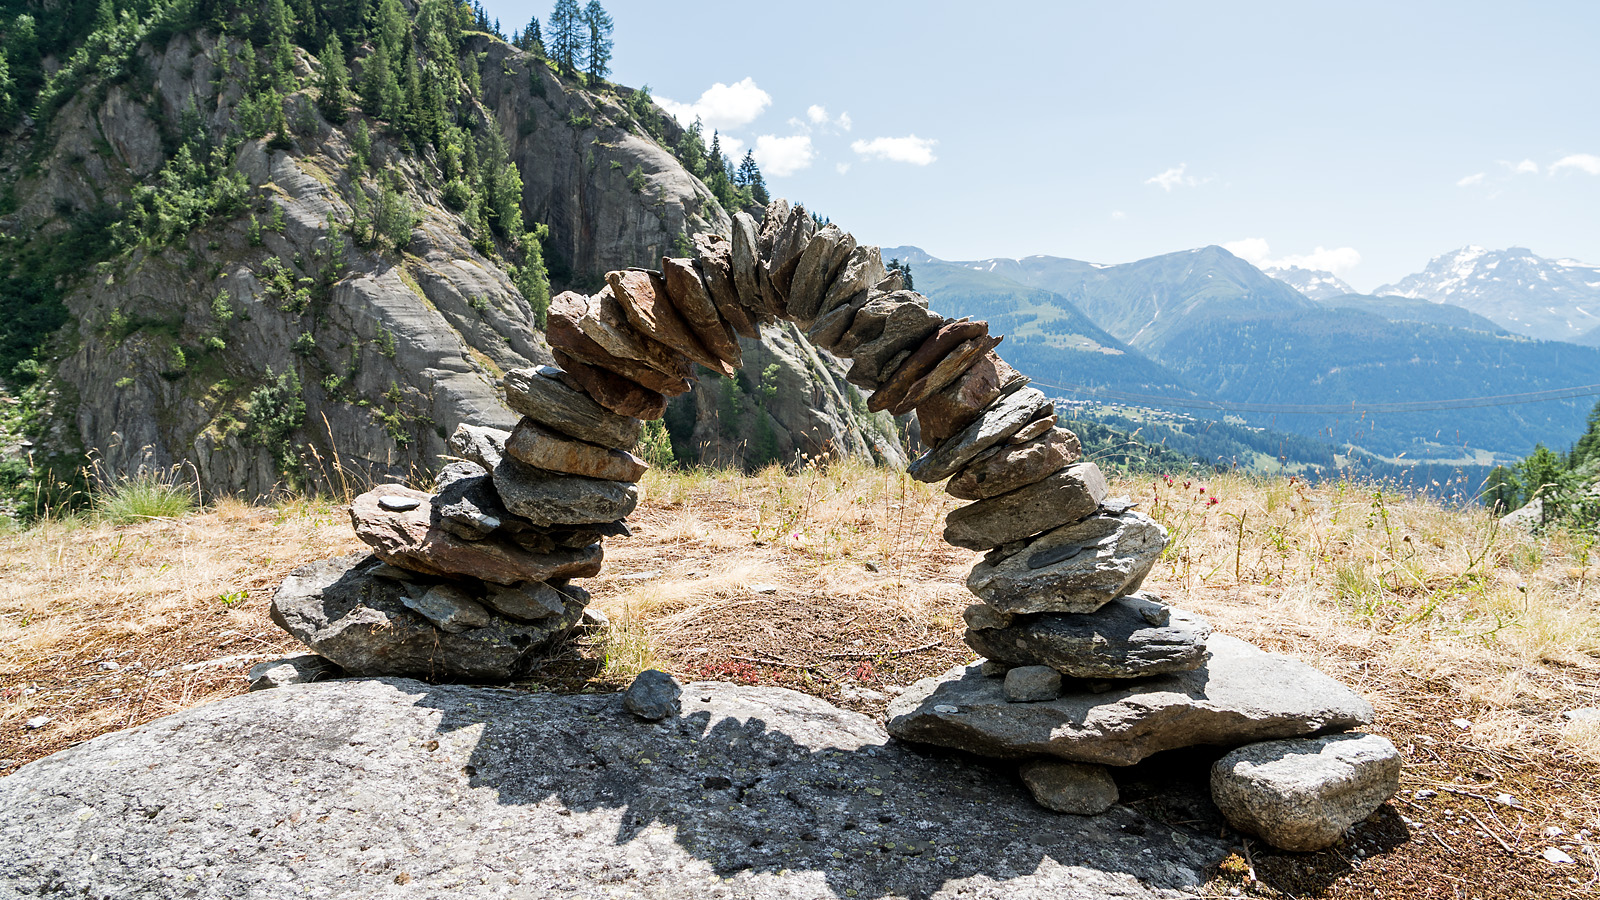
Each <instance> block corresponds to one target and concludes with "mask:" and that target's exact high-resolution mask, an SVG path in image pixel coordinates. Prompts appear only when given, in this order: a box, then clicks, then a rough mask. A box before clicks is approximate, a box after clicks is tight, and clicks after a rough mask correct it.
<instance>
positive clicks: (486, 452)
mask: <svg viewBox="0 0 1600 900" xmlns="http://www.w3.org/2000/svg"><path fill="white" fill-rule="evenodd" d="M509 437H511V432H509V431H505V430H502V429H499V428H485V427H483V426H481V425H468V424H465V423H462V424H460V425H457V426H456V430H455V433H453V434H451V435H450V449H451V451H452V452H454V453H455V454H456V455H457V456H459V457H461V458H462V459H464V460H467V461H468V462H472V463H476V464H477V465H478V466H480V467H481V468H483V470H484V471H493V470H494V467H495V466H498V465H500V459H501V457H503V456H505V455H506V438H509Z"/></svg>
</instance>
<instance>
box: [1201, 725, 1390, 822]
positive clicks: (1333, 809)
mask: <svg viewBox="0 0 1600 900" xmlns="http://www.w3.org/2000/svg"><path fill="white" fill-rule="evenodd" d="M1400 765H1401V761H1400V753H1399V751H1397V750H1395V747H1394V744H1392V743H1390V742H1389V741H1388V739H1387V738H1382V737H1379V736H1378V735H1375V734H1359V733H1357V734H1331V735H1327V736H1324V737H1316V738H1300V739H1297V740H1288V741H1267V742H1266V743H1261V744H1251V745H1250V746H1248V747H1240V748H1239V749H1237V750H1235V751H1233V752H1232V753H1229V754H1228V755H1227V756H1224V757H1223V758H1221V759H1219V760H1217V762H1216V764H1215V765H1213V766H1212V767H1211V798H1212V800H1214V801H1215V802H1216V804H1217V808H1218V809H1220V810H1222V814H1223V816H1225V817H1226V818H1227V820H1228V823H1229V824H1230V825H1232V826H1233V827H1234V828H1237V829H1238V830H1240V831H1243V832H1246V833H1249V834H1253V835H1256V836H1257V837H1260V838H1261V839H1263V840H1265V841H1266V842H1267V843H1269V844H1271V845H1272V846H1274V847H1278V848H1280V849H1283V850H1301V851H1310V850H1324V849H1326V848H1328V847H1331V846H1333V845H1334V844H1335V843H1338V841H1339V837H1340V835H1342V834H1344V832H1345V829H1347V828H1349V827H1350V826H1351V825H1354V824H1356V823H1357V822H1360V821H1363V820H1364V819H1366V818H1367V816H1370V815H1372V813H1373V812H1374V811H1375V810H1376V809H1377V808H1378V807H1380V806H1382V805H1383V802H1384V801H1385V800H1388V799H1389V798H1390V797H1392V796H1394V794H1395V791H1398V790H1399V789H1400Z"/></svg>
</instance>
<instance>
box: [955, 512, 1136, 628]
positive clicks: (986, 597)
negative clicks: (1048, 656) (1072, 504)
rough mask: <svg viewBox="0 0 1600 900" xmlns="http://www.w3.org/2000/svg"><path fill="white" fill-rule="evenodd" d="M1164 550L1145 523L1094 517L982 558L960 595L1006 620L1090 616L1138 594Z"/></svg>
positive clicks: (1132, 517)
mask: <svg viewBox="0 0 1600 900" xmlns="http://www.w3.org/2000/svg"><path fill="white" fill-rule="evenodd" d="M1166 545H1167V532H1166V529H1164V528H1162V527H1161V525H1160V524H1159V523H1157V522H1156V521H1155V520H1154V519H1151V518H1150V517H1149V516H1146V515H1142V514H1140V513H1136V512H1133V511H1131V510H1124V511H1123V512H1120V513H1107V512H1101V513H1099V514H1097V515H1092V516H1089V517H1088V518H1086V519H1084V520H1083V521H1081V522H1074V523H1072V524H1070V525H1064V526H1062V527H1060V528H1057V529H1055V530H1053V531H1047V532H1045V533H1044V534H1041V535H1039V536H1038V537H1036V538H1033V539H1032V540H1030V541H1028V542H1027V543H1026V544H1024V545H1023V546H1021V547H1018V548H1016V550H1015V552H1010V553H1006V552H1004V551H997V552H996V553H993V554H990V555H989V556H986V557H985V558H984V559H983V561H982V562H979V563H978V564H977V565H976V566H973V568H972V572H971V573H970V574H968V576H967V590H969V591H972V593H973V594H975V595H976V596H978V597H979V598H980V599H982V600H983V602H984V603H987V604H989V605H990V606H992V607H994V608H995V609H997V610H1000V611H1002V612H1006V613H1042V612H1055V613H1092V612H1095V611H1096V610H1098V609H1100V608H1101V607H1102V606H1105V605H1106V604H1107V603H1110V602H1111V601H1112V600H1114V599H1115V598H1117V597H1119V596H1122V595H1124V594H1128V593H1130V592H1132V591H1136V590H1138V589H1139V586H1140V585H1141V584H1143V583H1144V579H1145V576H1147V575H1148V574H1150V569H1151V568H1152V567H1154V566H1155V564H1156V560H1158V559H1160V558H1161V551H1162V550H1163V549H1164V548H1165V547H1166ZM1006 549H1007V550H1009V549H1011V548H1006Z"/></svg>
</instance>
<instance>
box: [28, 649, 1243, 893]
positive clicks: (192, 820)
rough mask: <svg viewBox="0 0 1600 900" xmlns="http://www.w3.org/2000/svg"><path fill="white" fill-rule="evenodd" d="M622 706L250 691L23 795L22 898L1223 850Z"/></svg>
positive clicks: (1124, 880)
mask: <svg viewBox="0 0 1600 900" xmlns="http://www.w3.org/2000/svg"><path fill="white" fill-rule="evenodd" d="M682 704H683V712H682V714H681V716H677V717H673V718H669V719H667V720H665V721H664V722H661V723H646V722H641V721H639V720H638V719H636V718H634V717H633V716H632V715H630V714H628V713H627V712H626V711H624V709H623V706H622V698H621V695H618V694H607V695H593V694H591V695H554V694H528V693H518V692H513V691H509V690H501V689H493V688H474V687H464V686H453V685H447V686H430V685H427V684H423V683H421V682H417V681H411V680H406V679H375V680H366V681H334V682H324V683H319V684H311V685H294V686H290V687H285V688H280V689H278V690H272V691H260V692H257V693H253V694H245V695H241V696H238V697H234V698H231V699H228V700H223V701H220V702H217V703H211V704H207V705H205V706H201V707H197V708H195V709H191V710H187V711H185V712H182V713H178V714H177V715H174V716H170V717H168V718H165V719H161V720H159V721H157V722H153V723H151V724H149V725H145V726H142V727H140V728H136V729H133V730H131V731H125V732H120V733H117V734H110V735H106V736H104V737H100V738H96V739H95V740H92V741H89V742H86V743H84V744H82V745H80V746H78V747H75V748H73V749H71V750H67V751H65V752H62V753H58V754H56V755H55V756H52V757H49V758H47V759H43V760H40V761H38V762H35V763H32V764H30V765H27V766H24V767H22V768H21V769H19V770H18V771H17V772H16V773H14V774H12V775H11V776H9V777H7V778H4V779H0V812H3V813H4V814H3V816H0V847H4V848H6V849H5V851H4V852H0V884H8V885H10V886H11V888H10V890H11V891H14V892H16V893H17V894H20V895H23V896H35V895H39V894H42V893H49V892H60V893H62V894H64V895H65V894H72V895H74V896H93V897H109V896H128V897H132V896H138V897H161V898H166V897H173V898H177V897H205V898H212V897H215V898H234V897H286V896H291V895H292V896H310V897H389V896H397V897H419V898H422V897H426V898H445V897H448V898H451V900H457V898H466V900H476V898H487V897H583V898H603V897H613V896H617V897H624V896H625V897H648V898H652V900H677V898H683V900H688V898H695V900H700V898H716V900H729V898H750V900H755V898H761V900H769V898H795V900H799V898H806V900H812V898H819V900H820V898H842V897H847V896H853V897H859V898H887V897H918V898H940V900H953V898H956V897H960V898H963V900H966V898H981V900H1001V898H1006V900H1044V898H1050V900H1111V898H1115V900H1152V898H1163V900H1166V898H1177V897H1190V896H1193V893H1192V890H1193V886H1194V885H1195V884H1196V883H1197V882H1198V881H1199V879H1200V873H1201V872H1202V871H1203V870H1204V868H1205V867H1206V866H1207V865H1209V864H1212V863H1215V862H1216V861H1217V860H1219V859H1221V858H1222V857H1223V856H1224V855H1225V854H1226V852H1227V848H1226V846H1225V845H1224V844H1222V843H1221V842H1220V841H1218V840H1216V839H1215V838H1214V837H1212V836H1211V834H1209V833H1208V834H1191V833H1185V832H1175V831H1173V830H1172V829H1171V828H1168V827H1166V826H1163V825H1160V824H1159V823H1157V822H1154V821H1151V820H1148V819H1141V818H1139V816H1138V815H1137V813H1135V812H1134V811H1132V810H1130V809H1127V808H1125V807H1118V808H1113V809H1112V810H1111V811H1110V812H1109V813H1107V814H1106V815H1104V816H1099V817H1096V818H1078V817H1075V816H1061V815H1059V814H1056V813H1052V812H1049V811H1047V810H1044V809H1041V808H1039V807H1038V806H1036V805H1035V804H1034V802H1033V800H1032V799H1031V798H1030V797H1029V796H1028V794H1027V792H1026V791H1025V790H1024V788H1023V787H1022V784H1021V782H1020V780H1019V779H1018V778H1017V777H1016V775H1015V769H1014V768H1013V767H1010V766H995V767H990V766H988V765H986V764H983V763H982V762H981V761H971V760H963V759H957V758H949V757H946V756H943V755H941V756H940V757H939V758H927V757H925V756H923V755H921V754H918V753H916V752H913V751H911V750H910V749H907V748H904V747H901V746H898V745H895V746H889V745H886V743H885V742H886V740H887V735H886V734H884V732H883V730H882V729H881V728H880V727H879V726H878V725H877V724H876V723H875V722H873V721H872V720H870V719H867V718H866V717H864V716H861V715H858V714H856V713H850V712H845V711H843V710H840V709H837V708H835V707H833V706H830V705H829V704H827V703H825V702H823V701H821V700H818V699H815V698H812V697H808V696H805V695H802V694H798V693H795V692H793V691H787V690H783V689H780V688H763V687H743V686H735V685H729V684H722V683H704V682H702V683H695V684H689V685H685V687H684V692H683V696H682Z"/></svg>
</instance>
